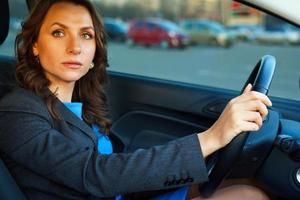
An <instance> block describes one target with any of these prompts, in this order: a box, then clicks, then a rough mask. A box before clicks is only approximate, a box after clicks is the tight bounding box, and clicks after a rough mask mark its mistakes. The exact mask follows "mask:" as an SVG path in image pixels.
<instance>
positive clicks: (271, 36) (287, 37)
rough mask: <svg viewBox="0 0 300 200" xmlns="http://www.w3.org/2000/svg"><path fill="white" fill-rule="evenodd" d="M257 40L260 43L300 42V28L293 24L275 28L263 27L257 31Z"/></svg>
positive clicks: (285, 43)
mask: <svg viewBox="0 0 300 200" xmlns="http://www.w3.org/2000/svg"><path fill="white" fill-rule="evenodd" d="M254 38H255V41H256V42H257V43H260V44H279V45H288V44H291V45H295V44H300V32H299V29H297V28H294V27H292V26H291V25H284V26H281V27H278V28H277V29H274V30H267V29H263V30H261V31H257V32H256V34H255V36H254Z"/></svg>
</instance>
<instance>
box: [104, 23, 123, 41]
mask: <svg viewBox="0 0 300 200" xmlns="http://www.w3.org/2000/svg"><path fill="white" fill-rule="evenodd" d="M103 21H104V28H105V31H106V33H107V35H108V39H109V40H116V41H125V39H126V34H127V26H126V24H125V23H124V22H122V21H121V20H118V19H113V18H104V20H103Z"/></svg>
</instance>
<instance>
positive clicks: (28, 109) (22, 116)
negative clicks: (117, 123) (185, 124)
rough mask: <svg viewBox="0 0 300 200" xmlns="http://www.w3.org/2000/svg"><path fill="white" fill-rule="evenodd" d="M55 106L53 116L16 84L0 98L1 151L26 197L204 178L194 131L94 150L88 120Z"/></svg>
mask: <svg viewBox="0 0 300 200" xmlns="http://www.w3.org/2000/svg"><path fill="white" fill-rule="evenodd" d="M58 106H59V107H58V108H59V111H60V113H61V115H62V117H63V118H62V119H61V120H60V121H58V122H55V121H54V120H53V118H52V117H51V115H50V113H49V112H48V110H47V107H46V105H45V103H44V102H43V100H42V99H41V98H40V97H39V96H37V95H36V94H34V93H33V92H31V91H28V90H25V89H21V88H17V89H15V90H14V91H13V92H11V93H9V94H8V95H6V96H5V97H4V98H3V99H2V100H1V101H0V153H1V157H2V158H3V160H4V162H5V163H6V165H7V167H8V169H9V170H10V172H11V174H12V175H13V177H14V178H15V179H16V181H17V183H18V184H19V186H20V187H21V189H22V190H23V192H24V193H25V194H26V196H27V197H28V198H29V199H43V200H46V199H89V198H90V197H91V196H94V197H99V199H102V198H107V197H113V196H115V195H117V194H129V193H135V192H141V191H152V190H162V189H170V188H174V187H178V186H183V185H188V184H192V183H201V182H204V181H206V180H207V171H206V166H205V163H204V159H203V156H202V152H201V148H200V145H199V142H198V139H197V136H196V135H195V134H194V135H190V136H187V137H184V138H181V139H178V140H175V141H172V142H169V143H167V144H165V145H162V146H155V147H152V148H150V149H147V150H144V149H140V150H137V151H135V152H133V153H113V154H110V155H99V154H98V152H97V150H96V148H97V138H96V136H95V135H94V134H93V131H92V129H91V128H90V126H88V125H87V124H86V123H85V122H84V121H81V120H80V119H78V118H77V117H76V116H75V115H74V114H73V113H72V112H71V111H69V110H68V108H66V107H65V106H64V105H63V104H62V103H61V102H59V105H58ZM114 146H116V145H114Z"/></svg>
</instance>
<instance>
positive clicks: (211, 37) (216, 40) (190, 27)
mask: <svg viewBox="0 0 300 200" xmlns="http://www.w3.org/2000/svg"><path fill="white" fill-rule="evenodd" d="M180 26H181V27H182V28H183V29H184V30H185V31H186V32H187V33H188V34H189V36H190V42H191V44H209V45H218V46H221V47H230V46H231V45H232V44H233V43H234V41H235V37H234V35H233V34H231V33H230V32H228V31H227V30H226V28H225V27H224V26H223V25H222V24H220V23H218V22H216V21H211V20H202V19H188V20H183V21H181V22H180Z"/></svg>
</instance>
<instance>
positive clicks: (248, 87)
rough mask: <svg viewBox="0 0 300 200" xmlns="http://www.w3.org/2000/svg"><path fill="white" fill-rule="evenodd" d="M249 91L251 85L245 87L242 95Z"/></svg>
mask: <svg viewBox="0 0 300 200" xmlns="http://www.w3.org/2000/svg"><path fill="white" fill-rule="evenodd" d="M251 89H252V85H251V84H250V83H249V84H248V85H247V86H246V87H245V89H244V91H243V94H245V93H248V92H250V91H251Z"/></svg>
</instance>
